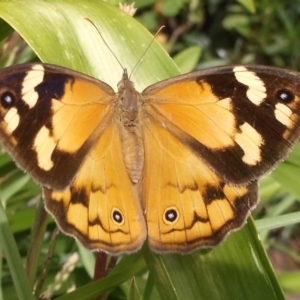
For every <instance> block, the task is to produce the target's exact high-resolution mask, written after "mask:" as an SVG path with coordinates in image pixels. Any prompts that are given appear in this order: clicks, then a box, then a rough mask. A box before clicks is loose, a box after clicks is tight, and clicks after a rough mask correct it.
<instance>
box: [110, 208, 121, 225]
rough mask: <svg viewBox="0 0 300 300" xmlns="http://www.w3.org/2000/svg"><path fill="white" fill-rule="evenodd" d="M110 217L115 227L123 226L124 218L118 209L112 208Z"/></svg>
mask: <svg viewBox="0 0 300 300" xmlns="http://www.w3.org/2000/svg"><path fill="white" fill-rule="evenodd" d="M111 217H112V220H113V221H114V223H115V224H117V225H123V224H124V217H123V214H122V213H121V211H120V210H119V209H117V208H115V207H114V208H113V209H112V212H111Z"/></svg>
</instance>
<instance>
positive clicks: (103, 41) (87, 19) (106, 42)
mask: <svg viewBox="0 0 300 300" xmlns="http://www.w3.org/2000/svg"><path fill="white" fill-rule="evenodd" d="M85 19H86V20H87V21H89V22H90V23H91V24H92V25H93V26H94V27H95V29H96V30H97V32H98V33H99V35H100V37H101V39H102V41H103V42H104V44H105V45H106V46H107V48H108V49H109V51H110V53H111V54H112V55H113V56H114V58H115V59H116V61H117V62H118V63H119V65H120V66H121V68H122V69H123V70H124V67H123V65H122V64H121V62H120V61H119V59H118V58H117V56H116V55H115V54H114V52H113V51H112V50H111V48H110V47H109V45H108V44H107V42H106V41H105V39H104V37H103V35H102V34H101V32H100V31H99V29H98V28H97V26H96V25H95V24H94V23H93V22H92V21H91V20H90V19H89V18H85Z"/></svg>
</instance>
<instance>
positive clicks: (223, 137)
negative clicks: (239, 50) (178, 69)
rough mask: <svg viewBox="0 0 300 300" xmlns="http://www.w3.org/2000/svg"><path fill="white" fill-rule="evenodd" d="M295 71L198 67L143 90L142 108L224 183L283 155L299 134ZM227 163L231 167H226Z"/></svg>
mask: <svg viewBox="0 0 300 300" xmlns="http://www.w3.org/2000/svg"><path fill="white" fill-rule="evenodd" d="M299 86H300V76H299V73H297V72H293V71H289V70H282V69H279V68H272V67H264V66H253V67H250V66H249V67H247V68H246V67H245V66H236V67H223V68H216V69H209V70H206V71H199V72H194V73H190V74H187V75H183V76H178V77H175V78H173V79H169V80H166V81H162V82H160V83H158V84H155V85H153V86H150V87H149V88H147V89H146V90H145V91H144V93H143V95H144V97H145V98H146V99H147V101H146V102H147V103H148V105H147V108H146V110H147V112H148V113H149V114H150V115H152V116H153V118H155V119H157V120H159V122H160V123H161V124H164V126H166V127H167V128H168V129H169V131H170V132H172V133H173V134H174V135H175V136H177V138H178V139H180V140H181V141H182V142H184V143H185V144H186V145H188V147H190V148H191V149H193V151H194V152H195V153H197V154H198V155H200V156H201V158H202V159H204V160H205V161H206V162H207V163H208V164H209V165H210V167H211V168H213V169H214V170H215V172H217V173H218V174H219V175H220V176H221V177H222V178H223V179H224V180H225V181H226V182H229V183H234V184H244V183H247V182H250V181H252V180H255V179H257V178H259V177H260V176H262V175H263V174H265V173H266V172H268V171H269V170H270V169H271V168H273V167H274V165H275V164H276V163H277V162H279V161H281V160H282V159H284V158H285V157H286V155H287V153H288V152H289V151H290V149H291V148H292V145H293V144H294V143H295V142H296V141H297V139H298V138H299V135H300V122H299V118H300V88H299ZM228 166H230V168H228Z"/></svg>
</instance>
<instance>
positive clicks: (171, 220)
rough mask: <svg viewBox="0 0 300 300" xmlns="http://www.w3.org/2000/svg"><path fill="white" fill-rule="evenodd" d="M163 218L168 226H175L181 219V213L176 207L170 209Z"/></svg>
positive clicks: (166, 210)
mask: <svg viewBox="0 0 300 300" xmlns="http://www.w3.org/2000/svg"><path fill="white" fill-rule="evenodd" d="M163 218H164V221H165V222H166V223H167V224H169V225H174V224H175V223H176V222H177V221H178V219H179V211H178V210H177V208H176V207H174V206H172V207H168V208H167V209H165V211H164V215H163Z"/></svg>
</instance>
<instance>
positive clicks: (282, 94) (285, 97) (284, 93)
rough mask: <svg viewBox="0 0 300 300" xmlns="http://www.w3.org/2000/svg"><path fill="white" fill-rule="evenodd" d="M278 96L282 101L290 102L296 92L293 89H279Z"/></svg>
mask: <svg viewBox="0 0 300 300" xmlns="http://www.w3.org/2000/svg"><path fill="white" fill-rule="evenodd" d="M276 97H277V99H278V100H280V101H281V102H284V103H289V102H291V101H293V100H294V98H295V95H294V93H292V92H291V91H289V90H287V89H281V90H279V91H277V93H276Z"/></svg>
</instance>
